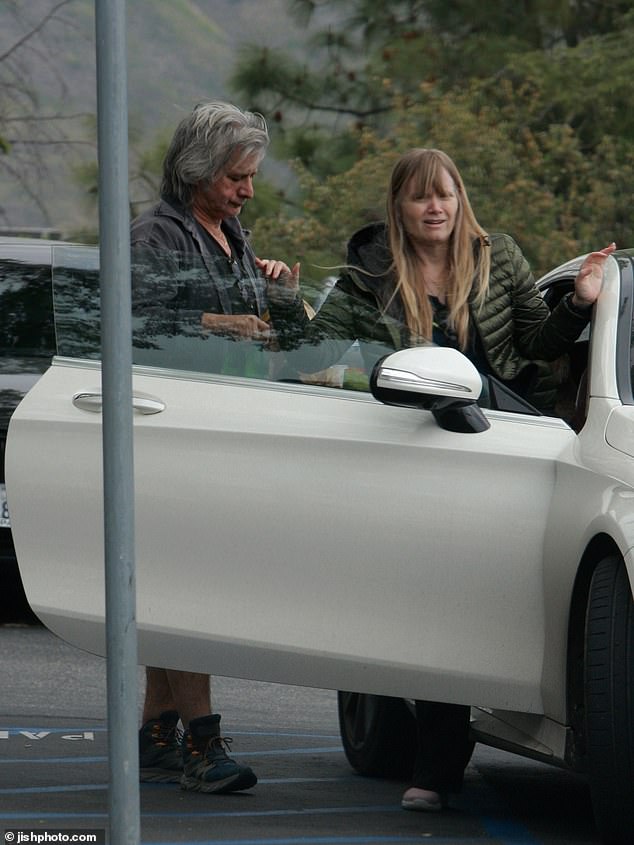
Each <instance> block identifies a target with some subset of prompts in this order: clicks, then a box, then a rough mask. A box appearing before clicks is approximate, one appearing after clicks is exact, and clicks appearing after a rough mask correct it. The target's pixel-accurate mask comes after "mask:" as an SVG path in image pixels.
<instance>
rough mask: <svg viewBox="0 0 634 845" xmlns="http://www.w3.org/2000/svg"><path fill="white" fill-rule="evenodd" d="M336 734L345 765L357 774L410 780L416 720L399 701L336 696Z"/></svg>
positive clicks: (407, 707) (369, 697) (343, 694)
mask: <svg viewBox="0 0 634 845" xmlns="http://www.w3.org/2000/svg"><path fill="white" fill-rule="evenodd" d="M338 708H339V731H340V733H341V741H342V743H343V748H344V751H345V753H346V757H347V758H348V762H349V763H350V765H351V766H352V768H353V769H355V770H356V771H357V772H358V773H359V774H361V775H366V776H368V777H383V778H394V779H399V780H404V779H407V778H410V777H411V776H412V770H413V767H414V757H415V755H416V718H415V716H414V712H413V708H410V707H409V706H408V704H407V702H406V701H405V700H404V699H402V698H390V697H389V696H384V695H365V694H363V693H357V692H339V693H338Z"/></svg>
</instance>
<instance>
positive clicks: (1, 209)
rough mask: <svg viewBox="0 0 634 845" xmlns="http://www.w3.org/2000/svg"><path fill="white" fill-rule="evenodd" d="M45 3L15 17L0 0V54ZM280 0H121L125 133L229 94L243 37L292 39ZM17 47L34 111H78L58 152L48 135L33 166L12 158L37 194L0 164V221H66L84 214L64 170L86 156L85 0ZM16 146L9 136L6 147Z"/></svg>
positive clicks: (282, 44)
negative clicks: (68, 143)
mask: <svg viewBox="0 0 634 845" xmlns="http://www.w3.org/2000/svg"><path fill="white" fill-rule="evenodd" d="M19 5H21V4H19ZM55 5H56V2H55V0H29V4H28V10H25V11H23V12H21V13H20V20H16V16H15V13H13V14H10V13H9V10H8V8H7V4H0V55H3V54H4V53H5V52H6V50H7V49H8V48H9V47H10V46H11V45H13V44H14V43H15V42H16V41H17V40H18V39H19V38H20V37H21V35H22V34H23V33H24V32H25V31H26V30H27V29H28V28H29V27H30V26H32V25H33V23H34V22H36V21H38V20H39V19H40V18H41V17H43V15H44V14H45V13H46V12H47V11H49V10H50V9H52V8H53V7H54V6H55ZM286 6H287V4H286V0H128V3H127V20H128V29H127V42H128V100H129V123H130V130H131V135H132V137H133V138H134V141H135V143H138V144H139V145H141V146H143V145H147V144H149V143H151V142H152V140H153V139H154V138H155V137H156V136H157V134H159V133H161V134H166V133H169V132H170V131H171V130H172V129H173V127H174V126H175V124H176V123H177V122H178V120H179V118H180V115H181V114H182V113H183V111H185V110H188V109H189V108H190V107H191V106H192V105H193V104H194V103H196V102H198V101H199V100H203V99H210V98H215V97H219V98H227V99H231V93H230V92H229V91H228V90H227V78H228V75H229V74H230V72H231V70H232V67H233V63H234V60H235V57H236V55H237V52H238V50H239V49H241V48H243V47H244V45H245V44H249V43H254V44H258V45H262V44H266V45H267V46H270V47H272V48H276V47H279V48H280V49H283V50H295V49H297V47H298V45H299V44H300V35H301V33H299V32H298V31H297V30H296V29H294V28H293V27H292V26H291V24H290V23H289V21H288V18H287V13H286ZM23 52H25V53H26V56H25V58H26V61H27V62H28V83H29V85H30V86H31V87H32V88H33V89H34V90H35V91H36V92H37V98H38V106H37V112H36V114H37V115H38V116H50V115H52V114H55V113H56V112H57V113H63V114H74V115H82V117H78V118H77V119H76V120H75V121H73V122H72V123H71V124H67V126H69V127H70V132H71V134H72V137H73V138H74V139H76V140H77V141H79V140H80V139H81V140H82V141H83V143H81V144H80V143H77V144H76V145H74V146H73V147H72V148H70V149H66V150H65V152H64V153H63V154H62V153H61V152H60V147H59V146H58V145H51V147H50V149H46V148H42V149H43V150H44V151H43V152H42V153H41V156H42V158H43V162H44V169H43V171H42V173H41V174H36V173H35V165H33V164H32V163H30V162H29V160H28V159H25V160H24V161H25V162H26V163H22V162H21V163H20V166H21V167H22V168H25V167H26V168H30V167H33V168H34V172H33V174H32V176H33V180H34V184H36V185H37V189H36V190H37V196H38V200H39V202H35V201H33V200H31V199H29V197H28V195H27V194H26V193H25V192H24V190H22V189H19V188H18V186H17V185H16V182H15V180H14V179H12V178H11V174H10V168H7V167H5V168H2V169H0V225H3V226H14V227H18V226H22V227H31V226H53V227H56V228H61V229H63V230H68V229H72V228H73V227H77V226H79V225H81V224H82V223H83V222H85V221H86V216H87V215H89V216H90V215H91V214H93V215H94V210H91V209H90V208H89V206H88V205H86V204H85V203H84V202H83V200H82V197H81V192H80V191H79V190H78V188H77V187H76V185H75V183H74V179H73V175H72V171H73V167H74V166H76V165H77V164H79V163H81V162H82V161H87V160H94V159H95V157H96V151H95V148H94V137H95V133H94V118H95V115H96V71H95V34H94V0H72V2H70V3H69V4H68V5H67V6H65V7H64V8H63V9H61V10H60V12H59V14H58V15H57V16H56V18H55V19H53V20H51V21H50V22H49V23H48V24H47V25H46V27H45V28H44V29H43V30H42V32H41V34H40V35H39V36H38V38H37V39H35V40H34V41H32V42H30V43H29V45H28V52H27V51H23ZM240 105H243V106H245V107H248V105H249V104H248V103H241V104H240ZM19 149H20V147H19V145H18V144H14V147H13V151H14V152H15V153H16V154H17V153H18V152H19ZM14 159H15V156H14ZM16 160H17V159H16ZM6 163H7V164H9V163H11V154H9V156H8V157H7V159H6ZM29 175H31V174H29ZM38 205H40V206H43V207H42V208H40V207H38Z"/></svg>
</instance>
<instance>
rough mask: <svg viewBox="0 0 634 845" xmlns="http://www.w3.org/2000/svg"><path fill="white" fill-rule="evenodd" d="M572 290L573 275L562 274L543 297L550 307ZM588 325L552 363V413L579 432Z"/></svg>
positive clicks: (585, 382)
mask: <svg viewBox="0 0 634 845" xmlns="http://www.w3.org/2000/svg"><path fill="white" fill-rule="evenodd" d="M573 289H574V277H566V276H564V277H561V278H558V279H556V280H554V281H552V282H551V283H550V284H549V285H548V286H547V287H545V288H544V289H543V290H542V294H543V296H544V300H545V301H546V302H547V304H548V306H549V307H550V309H551V310H552V309H553V308H554V307H555V306H556V305H557V303H558V302H559V301H560V300H561V299H562V298H563V297H564V296H565V295H566V294H567V293H570V292H571V291H572V290H573ZM590 332H591V324H590V323H589V324H588V325H587V326H586V328H585V329H584V330H583V332H582V333H581V335H580V336H579V338H578V339H577V341H576V342H575V343H574V344H573V345H572V346H571V348H570V351H569V352H567V353H566V354H565V355H562V356H561V358H559V359H557V360H556V361H555V362H553V365H552V366H553V372H554V374H555V380H556V384H557V398H556V402H555V412H556V414H557V416H558V417H561V418H562V419H564V420H565V421H566V422H567V423H568V424H569V425H570V426H571V428H573V429H574V430H575V431H580V430H581V428H582V427H583V424H584V423H585V419H586V404H587V389H588V372H587V369H588V353H589V347H590Z"/></svg>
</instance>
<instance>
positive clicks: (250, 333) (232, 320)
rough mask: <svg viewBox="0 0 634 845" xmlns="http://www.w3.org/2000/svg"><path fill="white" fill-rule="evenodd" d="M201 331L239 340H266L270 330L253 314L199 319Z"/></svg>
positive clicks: (207, 315) (206, 314)
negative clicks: (204, 330) (205, 330)
mask: <svg viewBox="0 0 634 845" xmlns="http://www.w3.org/2000/svg"><path fill="white" fill-rule="evenodd" d="M201 323H202V327H203V329H207V331H210V332H211V333H212V334H220V335H225V337H233V338H236V339H239V340H268V339H269V338H270V336H271V328H270V326H269V324H268V323H265V322H264V320H261V319H260V318H259V317H256V316H255V314H210V313H208V312H205V313H204V314H203V316H202V319H201Z"/></svg>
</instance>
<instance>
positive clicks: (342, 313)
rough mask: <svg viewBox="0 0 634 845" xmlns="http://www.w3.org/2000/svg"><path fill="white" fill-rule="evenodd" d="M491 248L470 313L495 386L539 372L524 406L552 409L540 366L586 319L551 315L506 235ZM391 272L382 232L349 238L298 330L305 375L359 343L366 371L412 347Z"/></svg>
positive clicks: (565, 312) (563, 312) (562, 309)
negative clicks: (306, 353) (481, 296)
mask: <svg viewBox="0 0 634 845" xmlns="http://www.w3.org/2000/svg"><path fill="white" fill-rule="evenodd" d="M490 243H491V246H490V249H491V274H490V281H489V290H488V293H487V296H486V298H485V300H484V302H483V303H482V305H481V306H480V307H477V306H476V305H475V304H473V303H472V304H471V305H470V310H471V319H472V323H473V327H474V328H475V331H477V333H478V335H479V336H480V339H481V342H482V347H483V350H484V353H485V356H486V358H487V361H488V363H489V366H490V368H491V371H492V373H493V374H494V375H495V376H497V377H498V378H499V379H502V380H503V381H512V380H514V379H516V378H517V377H518V376H519V375H520V374H521V373H522V372H523V371H524V370H525V369H526V368H527V367H529V366H530V365H531V364H533V366H534V367H536V368H537V379H536V380H535V381H534V382H533V386H532V389H531V391H530V393H529V394H527V395H526V397H525V398H527V399H528V400H529V401H531V402H532V403H533V404H534V405H536V406H537V407H538V408H542V409H548V408H550V407H551V406H552V404H553V401H554V393H555V382H554V379H553V376H552V371H551V367H550V366H549V365H548V364H547V363H546V362H548V361H553V360H555V359H556V358H558V357H560V356H561V355H563V354H564V353H565V352H566V350H567V349H569V347H570V345H571V344H572V343H573V342H574V341H575V340H576V338H577V337H578V336H579V334H580V333H581V331H582V330H583V328H584V327H585V325H586V324H587V322H588V318H589V314H588V316H583V315H579V314H578V313H575V312H574V311H573V310H572V309H571V308H570V307H569V305H568V304H567V302H566V301H562V302H560V303H559V304H558V305H557V306H556V307H555V308H554V310H553V311H552V312H551V311H550V310H549V308H548V306H547V305H546V303H545V302H544V300H543V299H542V297H541V296H540V294H539V292H538V290H537V288H536V286H535V282H534V279H533V275H532V273H531V270H530V267H529V265H528V262H527V261H526V259H525V258H524V256H523V255H522V252H521V250H520V248H519V247H518V245H517V244H516V243H515V241H514V240H513V239H512V238H511V237H510V236H509V235H505V234H494V235H491V236H490ZM475 248H479V247H478V246H476V247H475ZM390 264H391V257H390V252H389V248H388V246H387V244H386V239H385V227H384V225H383V224H370V225H369V226H365V227H364V228H363V229H361V230H359V231H358V232H357V233H355V235H353V237H352V238H351V240H350V242H349V245H348V259H347V268H348V269H347V271H346V273H345V275H343V276H342V277H341V278H340V279H339V280H338V282H337V284H336V286H335V287H334V288H333V290H332V292H331V293H330V295H329V296H328V298H327V299H326V301H325V303H324V304H323V306H322V308H321V310H320V311H319V313H318V314H317V317H316V318H315V319H314V320H313V322H312V323H311V324H310V325H309V326H305V328H304V332H305V340H308V344H310V343H314V344H317V342H319V346H318V347H317V346H316V345H315V346H313V347H312V348H313V358H312V360H311V364H312V367H309V366H306V364H307V363H308V362H306V364H305V366H304V369H306V370H309V369H314V370H316V369H319V368H321V367H325V366H328V365H329V364H331V363H333V362H334V361H335V360H337V358H338V356H339V355H340V354H341V352H342V350H343V349H345V348H346V347H347V346H349V344H350V343H351V342H352V341H354V340H358V341H359V342H360V345H361V351H362V353H363V354H364V358H365V360H366V363H367V366H368V368H369V369H371V367H372V366H373V364H374V363H375V362H376V360H377V358H378V357H380V355H381V354H385V353H386V352H389V351H393V350H395V349H401V348H403V347H406V346H410V345H411V340H410V336H409V332H408V330H407V328H406V327H405V324H404V312H403V306H402V302H401V300H400V298H399V297H398V296H396V297H394V287H395V280H394V275H393V273H392V272H391V271H390ZM305 348H306V347H305Z"/></svg>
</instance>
